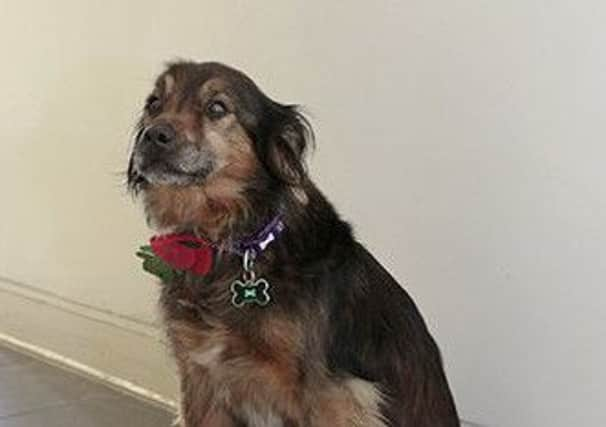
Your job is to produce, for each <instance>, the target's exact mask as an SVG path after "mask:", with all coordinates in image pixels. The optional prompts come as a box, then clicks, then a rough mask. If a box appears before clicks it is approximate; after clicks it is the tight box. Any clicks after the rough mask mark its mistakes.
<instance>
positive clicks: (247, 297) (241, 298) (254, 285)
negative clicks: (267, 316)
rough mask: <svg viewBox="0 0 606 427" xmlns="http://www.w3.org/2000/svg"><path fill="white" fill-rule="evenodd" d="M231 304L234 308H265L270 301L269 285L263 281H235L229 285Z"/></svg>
mask: <svg viewBox="0 0 606 427" xmlns="http://www.w3.org/2000/svg"><path fill="white" fill-rule="evenodd" d="M231 293H232V297H231V303H232V304H233V305H234V306H235V307H238V308H240V307H243V306H244V305H246V304H257V305H260V306H262V307H263V306H266V305H267V304H269V301H270V300H271V298H270V296H269V283H268V282H267V280H265V279H259V280H247V281H245V282H242V281H241V280H236V281H235V282H233V283H232V284H231Z"/></svg>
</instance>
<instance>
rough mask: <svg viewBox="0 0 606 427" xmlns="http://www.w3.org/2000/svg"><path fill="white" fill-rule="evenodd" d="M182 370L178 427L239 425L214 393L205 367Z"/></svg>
mask: <svg viewBox="0 0 606 427" xmlns="http://www.w3.org/2000/svg"><path fill="white" fill-rule="evenodd" d="M184 371H186V372H184ZM181 372H182V374H181V411H180V414H179V418H178V420H177V422H176V423H177V424H176V425H177V426H178V427H202V426H208V427H237V425H236V423H235V422H234V420H233V418H232V416H231V415H230V414H229V412H228V411H227V410H226V409H225V406H224V404H223V402H221V401H220V400H218V399H217V396H215V395H214V392H213V389H212V387H211V385H210V384H209V378H208V373H207V371H206V370H205V369H201V368H199V367H197V366H195V365H193V366H188V367H187V369H181Z"/></svg>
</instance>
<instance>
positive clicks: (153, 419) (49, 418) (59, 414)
mask: <svg viewBox="0 0 606 427" xmlns="http://www.w3.org/2000/svg"><path fill="white" fill-rule="evenodd" d="M172 421H173V417H172V416H171V415H170V414H168V413H167V412H165V411H162V410H160V409H156V408H154V407H152V406H147V405H145V404H143V403H140V402H138V401H136V400H132V399H130V398H128V397H125V398H124V399H111V400H107V399H94V400H87V401H81V402H77V403H73V404H67V405H59V406H54V407H49V408H46V409H41V410H37V411H35V412H30V413H26V414H22V415H19V416H12V417H7V418H2V417H0V427H169V426H170V425H171V423H172Z"/></svg>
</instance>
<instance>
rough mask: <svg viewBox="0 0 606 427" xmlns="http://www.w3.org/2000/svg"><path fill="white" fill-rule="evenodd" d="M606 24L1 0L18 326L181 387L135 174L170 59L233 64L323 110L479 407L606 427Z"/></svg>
mask: <svg viewBox="0 0 606 427" xmlns="http://www.w3.org/2000/svg"><path fill="white" fill-rule="evenodd" d="M605 21H606V7H605V4H604V2H601V1H598V0H585V1H579V2H573V1H558V0H554V1H550V2H547V1H539V0H513V1H490V2H489V1H467V2H459V1H454V2H453V1H442V2H436V1H421V0H411V1H406V2H404V1H402V2H396V1H387V0H384V1H377V2H372V3H371V2H354V1H349V2H337V1H333V2H326V1H309V0H308V1H297V2H291V1H277V0H271V1H263V2H261V1H258V2H252V1H232V2H219V1H202V0H197V1H180V2H170V1H142V0H136V1H130V2H124V1H117V0H107V1H103V2H93V1H86V2H83V1H75V0H74V1H67V0H58V1H55V2H42V1H39V2H32V1H21V2H8V1H2V2H0V23H1V25H0V52H2V54H3V61H2V63H3V65H2V66H1V67H0V94H1V95H2V101H1V102H0V118H1V120H0V159H1V160H0V161H1V163H0V165H1V166H0V194H1V197H2V198H1V200H2V202H1V203H2V204H1V209H0V276H2V277H3V278H4V279H2V280H0V304H2V305H0V333H8V334H11V335H14V336H17V337H19V338H21V339H23V340H26V341H30V342H32V341H33V342H34V344H39V345H42V346H45V347H49V348H51V349H52V350H54V351H57V352H59V353H62V354H65V355H68V356H69V357H72V358H75V359H77V360H80V361H82V362H84V363H87V364H90V365H93V366H95V367H97V368H99V369H103V370H106V371H108V372H110V373H113V374H115V375H120V376H124V377H126V378H127V379H130V380H132V381H134V382H137V383H140V384H142V385H144V386H147V387H149V388H151V389H153V390H156V391H160V392H162V393H165V394H171V393H172V391H173V390H174V378H173V376H172V374H171V368H170V364H169V362H167V360H166V357H165V355H164V352H163V350H162V347H161V345H159V344H158V336H159V334H158V333H157V332H156V328H155V326H154V321H155V307H154V299H155V288H154V286H153V285H152V283H151V280H150V279H149V277H147V276H146V275H144V274H143V273H142V272H141V271H140V268H139V264H138V262H137V260H136V259H135V258H134V256H133V251H134V249H135V248H136V246H137V245H138V244H140V243H142V242H143V241H145V239H146V238H147V237H148V234H149V233H148V232H147V230H146V228H145V226H144V224H143V222H142V217H141V215H140V212H139V211H138V209H137V208H136V207H135V206H134V205H133V203H131V200H130V198H129V197H128V196H127V195H126V194H125V192H124V189H123V187H122V177H121V175H120V172H121V171H123V170H124V167H125V159H126V152H127V144H128V140H129V133H130V130H131V128H132V124H133V122H134V120H135V117H136V115H137V110H138V108H139V106H140V104H141V101H142V99H143V96H144V95H145V94H146V92H147V90H148V89H149V87H150V84H151V81H152V77H153V76H154V74H155V73H156V72H157V71H159V70H160V68H161V63H162V62H163V61H165V60H167V59H174V58H177V57H185V58H197V59H202V60H209V59H217V60H221V61H225V62H227V63H230V64H233V65H236V66H238V67H242V68H243V69H245V70H246V71H247V72H248V73H249V74H250V75H251V76H253V77H254V78H255V79H256V80H257V81H258V83H259V84H260V85H261V86H262V87H263V88H265V89H266V90H267V92H268V93H269V94H270V95H272V96H274V97H276V98H278V99H279V100H282V101H286V102H299V103H302V104H304V105H306V106H308V109H309V111H310V113H311V115H312V118H313V122H314V124H315V126H316V130H317V134H318V140H319V150H318V151H317V153H316V155H315V157H314V160H313V171H314V174H315V176H316V177H317V180H318V181H319V183H320V184H321V186H322V187H323V188H324V189H325V190H326V192H327V193H328V194H329V195H330V197H331V198H332V199H333V200H334V201H335V203H336V204H337V206H338V207H339V208H340V210H341V211H342V212H343V213H344V215H345V216H346V217H347V218H349V219H351V220H352V221H353V222H354V223H355V224H356V225H357V227H356V228H357V231H358V234H359V235H360V236H361V237H362V238H363V239H364V240H365V241H366V242H367V243H368V245H369V246H370V247H371V248H372V249H373V251H374V252H375V253H376V254H377V255H378V257H379V258H380V259H381V260H382V261H383V263H384V264H385V265H386V266H387V267H388V268H389V269H390V270H391V271H392V272H393V273H394V275H395V276H396V277H398V278H399V280H400V281H401V282H402V283H405V285H406V288H407V289H408V290H409V291H410V293H411V294H412V295H413V296H414V297H415V299H416V301H417V302H418V304H419V305H420V307H421V309H422V311H423V312H424V314H425V316H426V318H427V320H428V322H429V324H430V326H431V329H432V331H433V332H434V334H435V336H436V337H437V339H438V341H439V342H440V344H441V347H442V350H443V353H444V358H445V362H446V365H447V368H448V373H449V376H450V379H451V382H452V385H453V389H454V392H455V394H456V399H457V402H458V404H459V407H460V411H461V414H462V415H463V416H464V417H465V418H467V419H470V420H473V421H475V422H479V423H484V424H488V425H493V426H512V427H513V426H515V427H521V426H537V427H539V426H550V427H558V426H562V427H564V426H571V425H575V426H597V425H604V423H606V413H605V412H606V409H604V405H603V398H604V396H603V393H604V392H603V390H602V388H601V387H600V385H601V384H603V383H604V382H605V381H606V368H604V363H603V362H604V360H605V357H606V345H605V344H604V342H605V340H604V337H605V332H606V327H605V325H606V308H605V307H606V302H605V297H606V292H605V291H604V284H605V282H606V281H605V277H606V259H605V247H606V219H605V218H606V194H605V190H604V181H605V179H606V168H605V167H604V162H605V161H606V160H605V159H606V148H605V143H606V141H605V140H604V139H605V138H604V136H605V127H604V123H605V120H604V119H605V111H606V105H605V104H606V101H605V100H606V77H605V76H606V73H605V69H606V47H605V46H606V35H605V33H604V26H603V23H604V22H605ZM25 286H30V287H33V288H26V287H25ZM51 293H52V294H51ZM129 337H130V338H129ZM128 342H130V343H132V344H131V348H129V346H128V345H127V344H125V343H128Z"/></svg>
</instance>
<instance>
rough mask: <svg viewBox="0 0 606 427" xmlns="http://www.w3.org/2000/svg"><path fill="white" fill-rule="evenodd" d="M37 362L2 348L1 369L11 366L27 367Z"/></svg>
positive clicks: (0, 351)
mask: <svg viewBox="0 0 606 427" xmlns="http://www.w3.org/2000/svg"><path fill="white" fill-rule="evenodd" d="M33 362H35V361H34V359H32V358H31V357H28V356H25V355H23V354H20V353H16V352H14V351H12V350H7V349H4V348H2V347H0V369H1V368H2V367H4V366H9V365H27V364H30V363H33Z"/></svg>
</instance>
